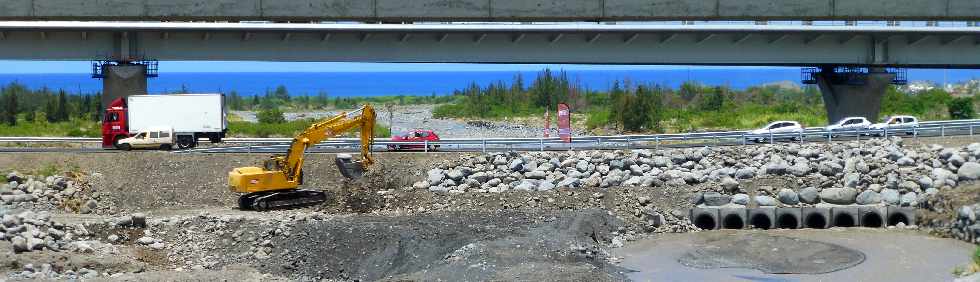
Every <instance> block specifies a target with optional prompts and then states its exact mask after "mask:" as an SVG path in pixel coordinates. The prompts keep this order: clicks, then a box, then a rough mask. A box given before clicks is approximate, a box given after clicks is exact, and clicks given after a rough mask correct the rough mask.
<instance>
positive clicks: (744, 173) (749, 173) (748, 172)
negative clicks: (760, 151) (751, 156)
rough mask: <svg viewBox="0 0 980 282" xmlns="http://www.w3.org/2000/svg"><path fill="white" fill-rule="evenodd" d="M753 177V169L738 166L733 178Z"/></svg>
mask: <svg viewBox="0 0 980 282" xmlns="http://www.w3.org/2000/svg"><path fill="white" fill-rule="evenodd" d="M753 177H755V169H754V168H751V167H744V168H740V169H738V170H736V171H735V178H738V179H749V178H753Z"/></svg>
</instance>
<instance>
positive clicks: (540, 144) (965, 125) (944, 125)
mask: <svg viewBox="0 0 980 282" xmlns="http://www.w3.org/2000/svg"><path fill="white" fill-rule="evenodd" d="M978 128H980V119H970V120H950V121H924V122H919V125H918V126H916V127H910V128H900V129H888V128H885V129H880V130H874V129H856V130H834V131H833V132H831V131H827V130H826V128H825V127H812V128H805V129H804V130H802V131H799V132H792V133H766V134H753V133H751V131H719V132H691V133H677V134H654V135H612V136H577V137H573V138H572V141H571V142H570V143H566V142H564V141H563V140H561V138H448V139H442V140H441V141H435V142H429V141H422V142H404V141H397V142H395V141H388V140H377V141H375V142H374V144H373V145H374V146H375V147H380V148H386V147H389V146H403V147H414V148H417V149H421V150H423V151H426V152H427V151H429V150H430V149H435V148H437V147H446V146H454V147H457V148H469V149H474V150H480V151H483V152H486V151H487V150H488V149H492V148H498V149H500V148H503V149H507V148H521V149H535V148H537V149H540V150H545V149H556V148H568V149H574V148H576V147H591V148H609V149H621V148H627V149H628V148H639V147H653V148H658V147H659V146H660V145H664V144H672V143H684V142H692V143H694V142H700V143H703V144H704V145H706V146H707V145H711V144H729V145H738V144H743V145H744V144H749V143H776V142H786V141H792V142H800V143H805V142H832V141H834V140H862V139H867V138H872V137H876V136H877V137H882V136H895V135H908V136H912V137H918V136H923V135H925V136H948V135H949V136H952V135H971V136H972V135H974V134H975V132H976V129H978ZM291 141H292V138H225V139H224V143H228V144H241V145H240V146H233V147H224V148H228V149H233V148H238V149H242V151H246V152H251V151H252V149H253V148H254V149H259V148H265V149H268V148H278V147H286V146H288V145H289V143H290V142H291ZM5 142H6V143H59V142H61V143H99V142H101V139H100V138H86V137H0V143H5ZM726 142H727V143H726ZM359 146H360V139H358V138H335V139H330V140H327V141H324V142H321V143H319V144H317V145H315V147H318V148H324V147H337V148H357V147H359ZM220 148H221V147H219V148H202V149H198V150H208V149H220ZM192 151H193V150H192Z"/></svg>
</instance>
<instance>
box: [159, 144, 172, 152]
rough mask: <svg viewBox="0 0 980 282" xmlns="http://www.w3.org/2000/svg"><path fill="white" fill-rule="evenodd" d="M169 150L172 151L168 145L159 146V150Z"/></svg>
mask: <svg viewBox="0 0 980 282" xmlns="http://www.w3.org/2000/svg"><path fill="white" fill-rule="evenodd" d="M170 149H172V148H171V147H170V144H163V145H160V150H164V151H170Z"/></svg>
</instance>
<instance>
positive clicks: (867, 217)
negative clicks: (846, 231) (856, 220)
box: [861, 212, 885, 228]
mask: <svg viewBox="0 0 980 282" xmlns="http://www.w3.org/2000/svg"><path fill="white" fill-rule="evenodd" d="M884 223H885V221H884V219H882V218H881V214H878V213H874V212H869V213H865V214H864V216H862V217H861V226H864V227H871V228H881V227H882V226H883V224H884Z"/></svg>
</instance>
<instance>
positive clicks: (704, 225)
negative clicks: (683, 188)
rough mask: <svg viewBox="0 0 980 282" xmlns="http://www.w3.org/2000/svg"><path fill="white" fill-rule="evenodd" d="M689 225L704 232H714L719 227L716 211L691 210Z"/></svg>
mask: <svg viewBox="0 0 980 282" xmlns="http://www.w3.org/2000/svg"><path fill="white" fill-rule="evenodd" d="M691 223H694V226H696V227H697V228H701V229H704V230H714V229H718V227H719V220H718V209H702V208H693V209H691Z"/></svg>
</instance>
